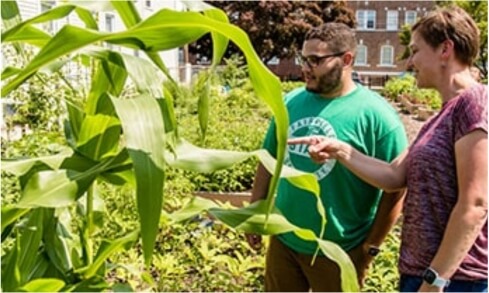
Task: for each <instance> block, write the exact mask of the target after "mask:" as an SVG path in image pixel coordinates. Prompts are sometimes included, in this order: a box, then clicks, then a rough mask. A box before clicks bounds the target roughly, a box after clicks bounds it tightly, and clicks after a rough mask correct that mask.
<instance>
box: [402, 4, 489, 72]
mask: <svg viewBox="0 0 489 293" xmlns="http://www.w3.org/2000/svg"><path fill="white" fill-rule="evenodd" d="M436 5H438V6H442V7H443V6H449V5H457V6H459V7H460V8H462V9H463V10H465V11H467V13H468V14H469V15H470V16H471V17H472V18H473V19H474V21H475V22H476V23H477V27H478V28H479V30H480V47H479V58H477V60H476V61H475V64H474V65H475V66H477V67H478V68H479V70H480V71H481V74H482V77H483V79H487V8H488V7H487V1H458V0H455V1H452V0H448V1H436ZM399 38H400V42H401V45H404V46H406V48H405V50H404V52H403V53H402V54H401V55H400V56H399V59H400V60H404V59H407V58H408V57H409V49H408V47H407V46H408V45H409V41H410V40H411V27H410V26H404V27H403V29H402V31H401V32H400V33H399Z"/></svg>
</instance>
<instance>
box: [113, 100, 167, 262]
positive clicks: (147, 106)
mask: <svg viewBox="0 0 489 293" xmlns="http://www.w3.org/2000/svg"><path fill="white" fill-rule="evenodd" d="M112 101H113V103H114V106H115V109H116V111H117V115H118V116H119V119H120V121H121V123H122V128H123V130H124V138H125V141H126V148H127V150H128V152H129V155H130V157H131V159H132V162H133V166H134V174H135V175H136V201H137V206H138V213H139V221H140V227H141V238H142V242H143V254H144V259H145V263H146V264H147V265H149V263H150V260H151V256H152V253H153V247H154V243H155V241H156V234H157V233H158V223H159V219H160V215H161V209H162V203H163V184H164V164H165V162H164V156H163V151H162V148H163V147H164V146H165V128H164V122H163V117H162V116H161V109H160V106H159V104H158V102H157V101H156V100H155V99H152V98H147V97H141V98H137V99H130V100H118V99H113V100H112ZM135 121H137V123H135Z"/></svg>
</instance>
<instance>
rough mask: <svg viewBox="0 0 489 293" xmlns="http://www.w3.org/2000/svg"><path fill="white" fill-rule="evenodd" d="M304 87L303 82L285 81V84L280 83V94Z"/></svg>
mask: <svg viewBox="0 0 489 293" xmlns="http://www.w3.org/2000/svg"><path fill="white" fill-rule="evenodd" d="M303 86H304V82H303V81H286V82H282V92H283V93H284V94H287V93H288V92H290V91H292V90H294V89H296V88H299V87H303Z"/></svg>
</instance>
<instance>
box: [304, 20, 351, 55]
mask: <svg viewBox="0 0 489 293" xmlns="http://www.w3.org/2000/svg"><path fill="white" fill-rule="evenodd" d="M312 39H319V40H321V41H323V42H325V43H327V44H328V49H329V50H330V51H331V52H332V53H338V52H346V51H350V52H352V53H353V54H355V50H356V47H357V39H356V36H355V31H354V30H353V29H352V28H350V27H349V26H347V25H346V24H344V23H339V22H327V23H323V24H322V25H320V26H318V27H314V28H311V29H310V30H309V31H308V32H307V33H306V37H305V40H306V41H308V40H312Z"/></svg>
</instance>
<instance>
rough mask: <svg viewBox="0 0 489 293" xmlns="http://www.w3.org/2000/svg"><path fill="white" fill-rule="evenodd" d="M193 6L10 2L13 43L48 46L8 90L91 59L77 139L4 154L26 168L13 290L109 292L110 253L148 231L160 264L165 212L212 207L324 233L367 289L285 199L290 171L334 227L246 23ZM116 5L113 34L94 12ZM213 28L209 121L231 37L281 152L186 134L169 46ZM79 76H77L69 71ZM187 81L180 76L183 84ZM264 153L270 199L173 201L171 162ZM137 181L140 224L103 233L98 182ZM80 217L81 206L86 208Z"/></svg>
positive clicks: (5, 16)
mask: <svg viewBox="0 0 489 293" xmlns="http://www.w3.org/2000/svg"><path fill="white" fill-rule="evenodd" d="M185 3H186V4H187V10H186V11H174V10H170V9H162V10H160V11H158V12H156V13H154V14H153V15H152V16H150V17H149V18H147V19H144V20H142V19H141V17H140V15H139V14H138V12H137V10H136V9H135V6H134V4H133V1H96V2H90V1H80V2H68V3H67V4H65V5H62V6H58V7H55V8H53V9H51V10H49V11H46V12H44V13H42V14H40V15H38V16H36V17H34V18H31V19H28V20H25V21H20V20H19V11H18V8H17V5H16V3H15V1H2V20H3V25H4V28H5V30H4V32H3V33H2V41H3V42H4V43H9V44H14V45H15V46H16V47H17V49H18V50H22V45H23V44H29V45H33V46H36V47H38V48H39V51H38V53H37V55H35V56H34V57H33V59H32V60H30V62H29V63H28V64H27V65H26V66H25V67H23V68H14V67H7V68H6V69H5V70H4V71H3V72H2V79H3V80H6V81H5V84H4V86H3V88H2V97H6V96H8V94H9V93H11V92H12V91H14V90H16V89H17V88H18V87H19V86H21V85H22V84H24V83H25V82H26V81H27V80H29V79H30V78H32V77H33V76H36V74H38V73H39V72H40V71H43V72H51V73H53V74H59V71H60V68H62V67H63V66H64V65H65V64H67V63H68V62H70V61H71V60H82V61H83V62H82V63H83V64H87V65H91V66H93V67H91V72H92V73H93V74H92V76H91V85H90V88H89V90H88V92H87V93H86V94H85V93H84V92H77V90H76V89H75V88H73V91H74V96H75V97H78V98H79V99H78V100H76V99H70V100H68V99H67V100H66V101H65V104H66V109H67V113H68V114H67V116H68V117H67V119H66V122H65V126H64V130H65V137H66V142H67V145H68V146H69V148H67V149H66V150H65V151H63V152H60V153H59V154H56V155H52V156H47V157H37V158H28V159H25V158H24V159H14V158H12V159H3V160H2V170H4V171H6V172H10V173H12V174H14V175H16V176H17V177H18V178H19V182H20V186H21V196H20V199H19V200H18V201H17V202H16V203H15V204H12V205H6V206H2V239H5V238H6V237H11V238H14V243H13V246H12V247H11V249H10V250H9V251H8V252H7V254H6V255H5V256H4V259H3V260H4V261H2V265H3V267H2V290H3V291H14V290H24V291H46V290H48V291H60V290H62V291H100V290H102V289H105V288H107V287H108V284H107V283H106V282H105V281H104V277H105V274H106V272H107V268H108V267H107V263H106V260H107V258H108V257H109V256H110V255H111V254H112V253H114V252H116V251H118V250H120V249H122V248H124V247H128V246H130V245H132V244H133V243H135V242H137V241H139V240H141V248H142V252H143V256H144V260H145V264H146V265H149V263H150V262H151V257H152V253H153V247H154V245H155V239H156V236H157V233H158V226H159V223H160V222H161V221H160V220H161V218H162V217H165V218H167V219H168V221H163V222H169V223H170V224H171V221H179V220H182V219H186V218H189V217H192V216H194V215H196V214H198V213H200V212H202V211H208V212H209V213H210V214H212V215H213V216H214V217H215V218H217V219H219V220H221V221H222V222H223V223H225V224H226V225H228V226H230V227H233V228H235V229H239V230H242V231H245V232H253V233H261V234H267V235H270V234H278V233H284V232H291V231H292V232H294V233H296V234H297V235H299V236H300V237H302V238H304V239H307V240H311V241H316V242H317V243H318V251H319V250H321V251H322V252H323V253H324V254H325V255H326V256H328V257H329V258H331V259H333V260H335V261H336V262H337V263H338V264H339V266H340V268H341V276H342V286H343V289H344V290H345V291H357V290H358V286H357V283H356V275H355V270H354V267H353V265H352V263H351V261H350V260H349V258H348V256H347V255H346V253H345V252H344V251H342V250H341V249H340V248H339V247H338V246H337V245H336V244H334V243H331V242H329V241H325V240H322V234H323V233H322V232H321V233H320V235H316V234H315V233H314V232H312V231H311V230H308V229H303V228H300V227H296V226H294V225H292V224H291V223H290V222H288V221H287V219H285V218H284V217H283V216H282V215H281V214H280V213H279V211H277V210H276V209H275V208H274V196H275V190H276V186H277V183H278V180H279V179H280V178H285V179H286V180H289V181H290V182H292V183H293V184H295V185H297V186H298V187H300V188H304V189H306V190H308V191H310V192H311V194H312V195H314V196H315V197H316V198H317V199H318V211H319V213H320V214H321V215H322V224H323V231H324V228H325V225H326V224H327V222H326V217H325V212H324V207H323V206H322V204H321V201H320V200H319V186H318V183H317V181H316V179H315V177H314V176H313V175H312V174H309V173H303V172H300V171H298V170H295V169H291V168H288V167H286V166H282V163H283V159H284V154H285V147H286V139H287V125H288V116H287V112H286V109H285V106H284V104H283V102H282V97H281V88H280V83H279V80H278V78H277V77H276V76H274V75H273V74H272V73H271V72H270V71H269V70H268V69H267V68H266V66H265V65H264V64H263V63H262V62H261V61H260V59H259V57H258V55H257V54H256V52H255V51H254V49H253V47H252V45H251V42H250V40H249V38H248V36H247V35H246V33H245V32H244V31H243V30H241V29H240V28H238V27H236V26H234V25H231V24H230V23H229V21H228V19H227V16H226V15H225V13H224V12H223V11H221V10H218V9H215V8H213V7H212V6H209V5H207V4H205V3H203V2H196V1H192V2H185ZM98 9H104V10H106V9H112V10H114V11H115V12H116V13H118V15H119V16H120V18H121V19H122V20H123V22H124V24H125V26H126V29H125V30H123V31H120V32H114V33H108V32H102V31H100V30H99V29H98V27H97V23H96V21H95V19H94V17H93V15H92V11H94V10H95V11H97V10H98ZM71 13H76V14H77V15H78V17H79V18H80V19H81V20H82V21H83V23H84V27H79V26H75V25H71V24H67V25H65V26H64V27H63V28H61V30H60V31H59V32H57V33H56V34H54V35H50V34H48V33H46V32H44V31H42V30H41V29H38V28H37V27H36V26H35V25H36V24H40V23H43V22H47V21H53V20H56V19H59V18H62V17H66V16H67V15H69V14H71ZM206 33H211V36H212V39H213V46H214V49H213V54H214V56H213V63H212V66H211V68H210V71H209V74H207V75H206V74H204V75H203V77H202V80H199V81H198V83H197V84H198V86H199V87H200V90H199V91H198V92H199V97H198V112H199V124H200V127H201V129H202V134H203V136H204V135H205V131H206V128H207V121H208V117H209V115H210V114H211V113H210V111H211V109H209V99H211V98H212V97H211V96H210V91H209V90H208V88H209V87H208V81H209V79H210V76H211V73H212V71H213V70H214V69H215V67H216V65H217V64H219V62H220V60H221V58H222V56H223V54H224V52H225V50H226V48H227V45H228V42H229V41H232V42H233V43H235V44H236V45H237V46H238V47H239V48H240V49H241V50H242V52H243V54H244V56H245V59H246V63H247V68H248V71H249V78H250V81H251V84H252V86H253V88H254V90H255V93H256V95H257V96H258V97H259V98H260V99H262V100H263V101H264V102H265V103H266V104H267V105H268V107H269V108H270V109H271V111H272V113H273V115H274V118H275V121H276V125H277V127H276V129H277V130H276V136H277V140H278V154H277V158H276V159H275V158H272V157H271V156H270V154H269V153H268V152H266V151H265V150H263V149H259V150H256V151H252V152H236V151H227V150H212V149H202V148H199V147H196V146H194V145H191V144H189V143H188V142H186V141H185V140H184V139H183V138H182V137H180V136H179V133H178V121H177V120H176V118H175V115H174V112H173V100H174V98H175V97H174V96H173V94H172V91H170V90H169V89H168V88H167V87H163V84H164V83H163V80H164V79H167V80H168V81H169V82H170V83H173V84H175V81H174V80H173V79H172V78H171V76H170V75H169V73H168V69H167V68H166V66H165V64H164V62H163V61H162V60H161V59H160V57H159V55H158V52H159V51H163V50H168V49H173V48H178V47H181V46H183V45H185V44H188V43H191V42H194V41H196V40H197V39H199V38H200V37H202V36H203V35H204V34H206ZM101 43H108V44H113V45H118V46H122V47H127V48H131V49H137V50H140V51H142V52H144V53H145V54H146V55H147V56H148V59H142V58H139V57H135V56H132V55H128V54H124V53H120V52H117V51H113V50H110V49H107V48H103V47H100V44H101ZM65 81H66V82H67V83H69V80H68V79H65ZM129 81H130V82H131V83H132V85H133V86H134V88H135V93H134V95H133V96H131V97H130V98H124V97H123V95H122V93H123V92H124V90H125V89H127V86H128V83H129ZM175 87H176V88H178V87H177V86H175ZM251 156H255V157H257V158H258V159H259V160H260V161H261V163H262V164H263V165H264V166H265V167H266V168H267V169H268V170H269V171H270V172H271V173H272V174H273V177H272V182H271V184H270V189H269V192H268V196H267V199H266V200H263V201H259V202H256V203H254V204H252V205H250V206H248V207H245V208H240V209H233V208H224V207H220V206H217V205H216V204H215V203H213V202H211V201H207V200H203V199H200V198H194V199H193V200H192V201H191V203H190V204H189V205H188V206H186V207H184V208H183V209H182V210H180V211H177V212H174V213H172V214H166V213H163V211H162V203H163V198H164V194H163V186H164V183H165V173H166V169H167V168H169V167H173V168H182V169H185V170H191V171H196V172H213V171H216V170H220V169H223V168H227V167H229V166H232V165H233V164H236V163H239V162H241V161H243V160H245V159H247V158H249V157H251ZM100 181H104V182H107V183H109V184H114V185H123V184H129V185H131V186H133V187H134V189H135V194H136V204H137V210H138V215H139V229H136V230H134V231H132V232H130V233H128V234H127V235H125V236H123V237H121V238H118V239H113V240H103V239H98V238H97V237H96V231H97V227H98V226H100V225H101V223H100V220H103V217H102V219H101V217H100V215H99V214H98V210H99V209H98V206H99V205H98V203H99V202H100V200H98V197H97V193H98V188H97V182H100ZM73 215H76V216H75V217H74V216H73Z"/></svg>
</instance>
